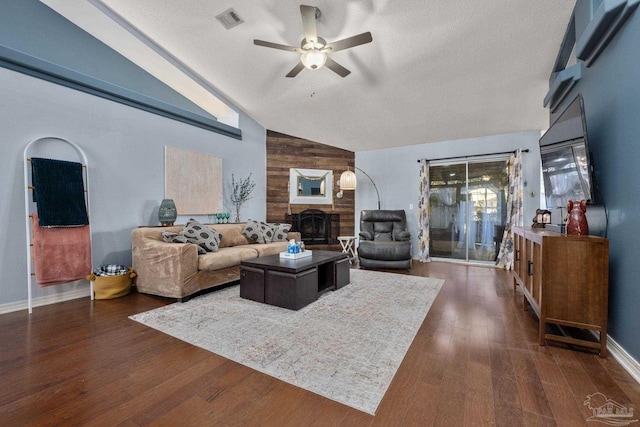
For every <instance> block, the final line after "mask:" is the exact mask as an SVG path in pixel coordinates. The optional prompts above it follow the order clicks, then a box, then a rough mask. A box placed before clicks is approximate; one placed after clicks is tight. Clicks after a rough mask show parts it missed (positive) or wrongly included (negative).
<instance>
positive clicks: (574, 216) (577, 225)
mask: <svg viewBox="0 0 640 427" xmlns="http://www.w3.org/2000/svg"><path fill="white" fill-rule="evenodd" d="M586 211H587V201H586V200H580V201H579V202H578V201H573V200H569V203H567V212H569V219H568V220H567V234H571V235H574V236H586V235H588V234H589V225H588V224H587V216H586V215H585V212H586Z"/></svg>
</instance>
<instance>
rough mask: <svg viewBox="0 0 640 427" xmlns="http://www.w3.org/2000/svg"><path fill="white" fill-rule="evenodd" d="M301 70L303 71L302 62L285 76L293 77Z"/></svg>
mask: <svg viewBox="0 0 640 427" xmlns="http://www.w3.org/2000/svg"><path fill="white" fill-rule="evenodd" d="M303 69H304V64H303V63H302V62H298V63H297V64H296V66H295V67H293V69H292V70H291V71H289V74H287V77H295V76H297V75H298V73H299V72H300V71H302V70H303Z"/></svg>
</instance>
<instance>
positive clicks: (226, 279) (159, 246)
mask: <svg viewBox="0 0 640 427" xmlns="http://www.w3.org/2000/svg"><path fill="white" fill-rule="evenodd" d="M244 225H245V224H244V223H239V224H210V225H209V226H210V227H212V228H214V229H216V230H217V231H219V232H220V233H222V240H221V242H220V247H219V249H218V251H217V252H208V253H206V254H203V255H198V250H197V248H196V246H195V245H193V244H190V243H166V242H164V241H163V240H162V232H164V231H169V232H173V233H178V232H180V231H181V230H182V228H183V226H181V225H179V226H173V227H139V228H136V229H134V230H133V231H132V232H131V244H132V252H133V269H134V270H135V272H136V273H137V275H138V276H137V278H136V287H137V289H138V292H143V293H147V294H153V295H159V296H163V297H169V298H177V299H178V300H179V301H185V300H186V299H188V297H189V296H191V295H193V294H195V293H196V292H198V291H201V290H203V289H207V288H212V287H215V286H221V285H224V284H227V283H230V282H233V281H237V280H239V279H240V262H241V261H243V260H245V259H251V258H256V257H259V256H266V255H273V254H277V253H279V252H284V251H286V250H287V242H273V243H265V244H258V243H254V242H253V241H251V240H249V239H247V238H246V237H245V236H243V235H242V229H243V228H244ZM288 239H295V240H296V241H299V240H300V233H296V232H290V233H289V234H288Z"/></svg>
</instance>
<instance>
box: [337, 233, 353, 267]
mask: <svg viewBox="0 0 640 427" xmlns="http://www.w3.org/2000/svg"><path fill="white" fill-rule="evenodd" d="M338 241H339V242H340V246H342V252H343V253H345V254H347V255H348V256H349V263H351V262H352V261H353V260H354V259H356V258H357V257H358V255H357V254H356V247H355V244H356V236H338Z"/></svg>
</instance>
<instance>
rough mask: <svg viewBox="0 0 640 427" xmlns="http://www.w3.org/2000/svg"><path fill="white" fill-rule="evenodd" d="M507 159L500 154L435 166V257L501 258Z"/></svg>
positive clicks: (432, 240)
mask: <svg viewBox="0 0 640 427" xmlns="http://www.w3.org/2000/svg"><path fill="white" fill-rule="evenodd" d="M507 164H508V159H507V158H504V159H496V158H495V157H494V158H492V159H490V160H489V159H484V160H475V161H470V160H463V161H460V162H456V163H447V164H442V163H440V164H439V163H433V164H432V166H430V168H429V176H430V179H431V181H430V186H431V189H430V194H429V208H430V209H429V212H430V219H429V236H430V255H431V256H432V257H434V258H452V259H459V260H465V261H480V262H493V261H495V259H496V256H497V254H498V251H499V248H500V246H499V245H500V242H501V240H502V232H503V231H504V223H505V221H506V208H507V187H508V175H507Z"/></svg>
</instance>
